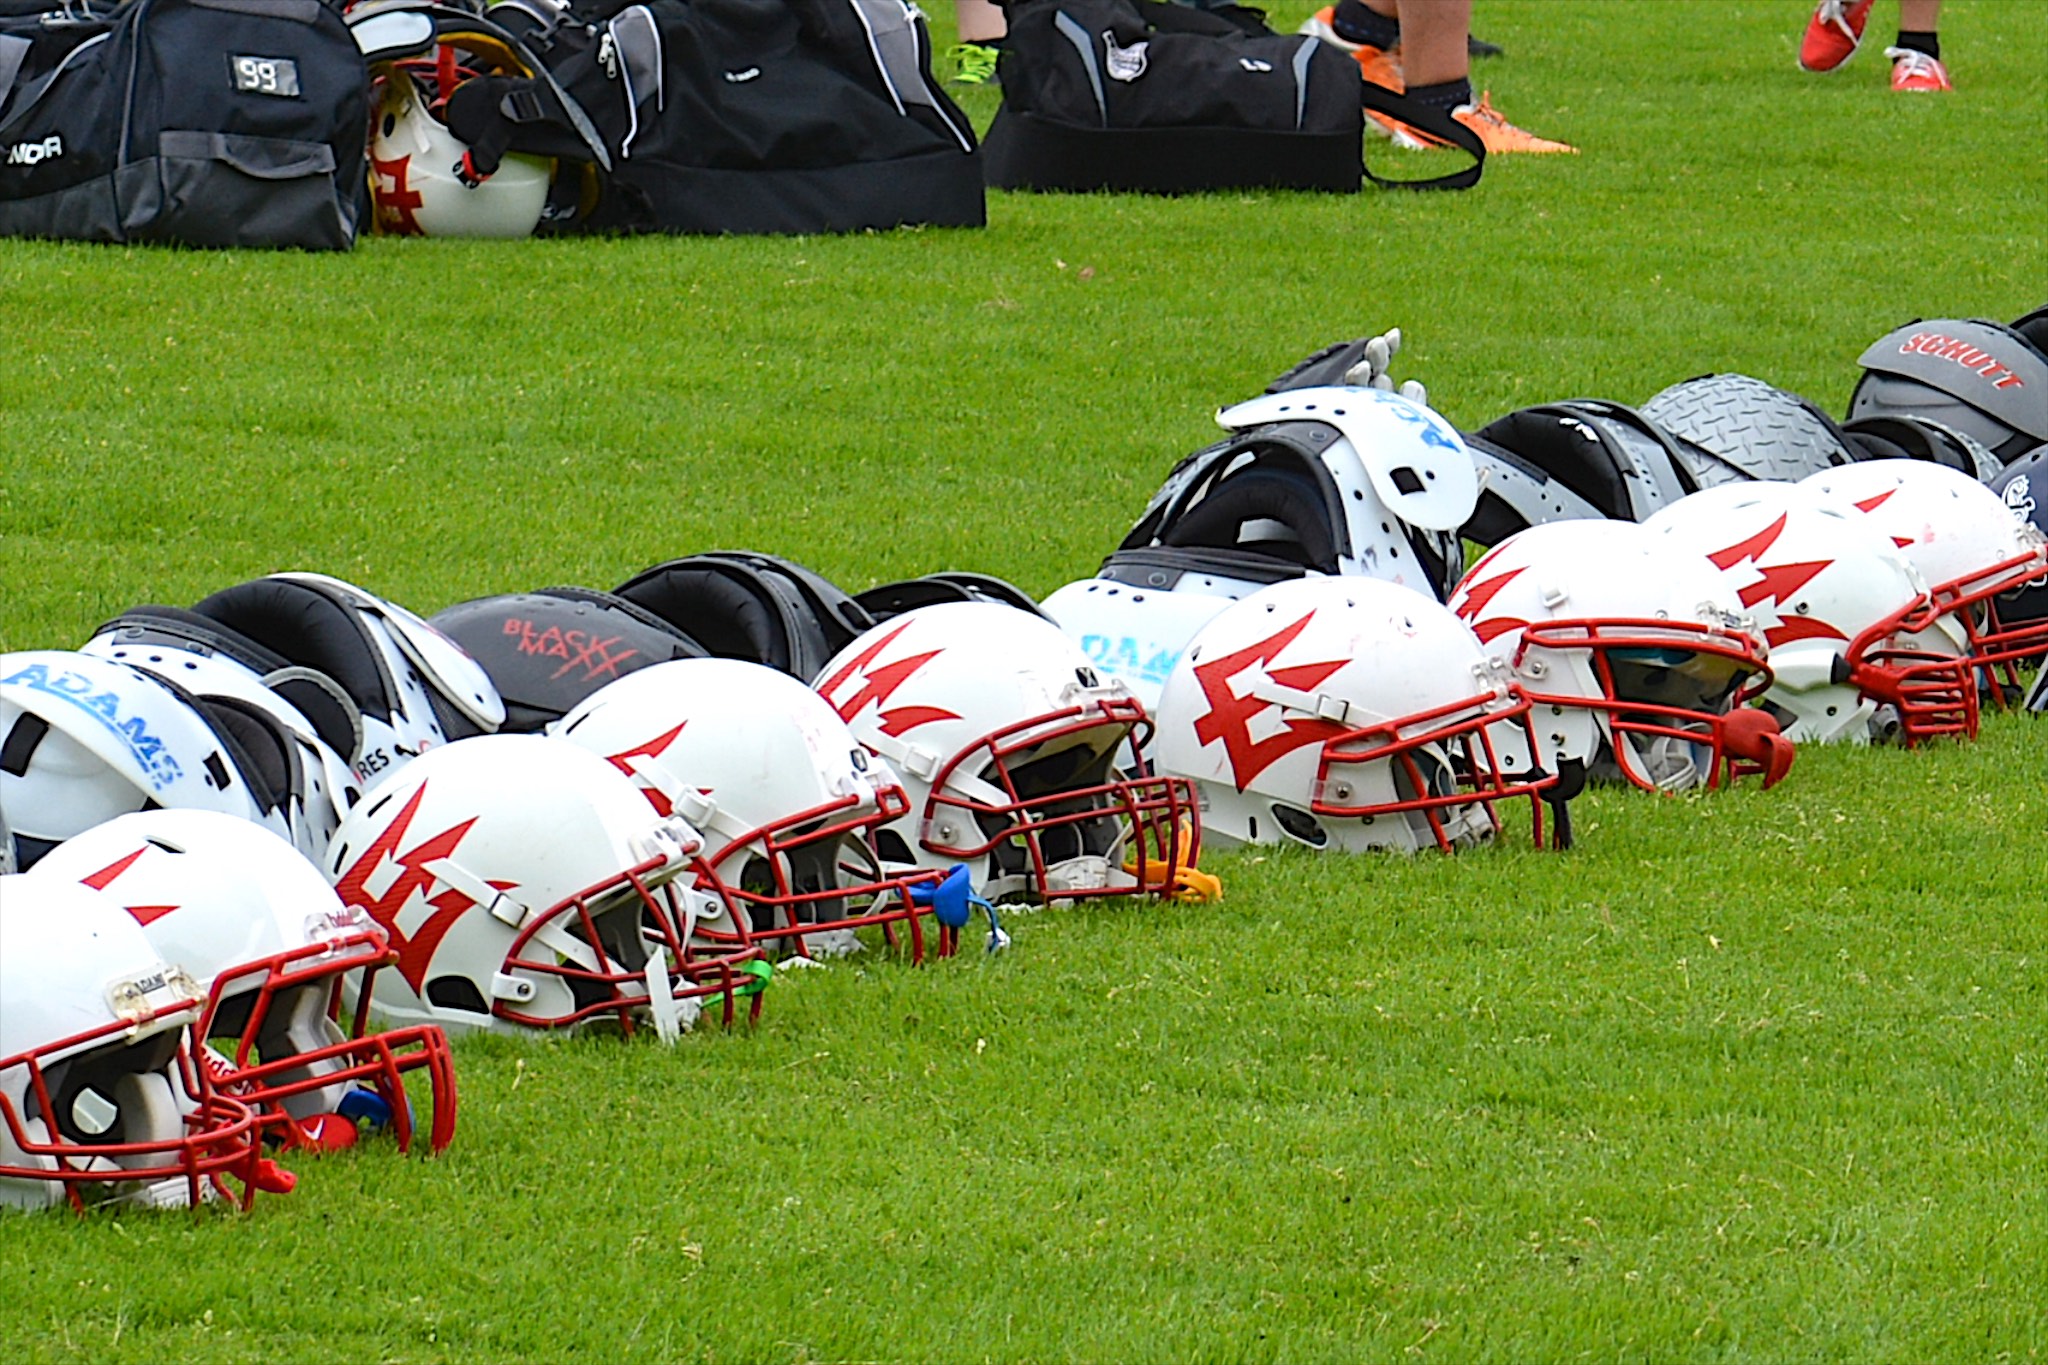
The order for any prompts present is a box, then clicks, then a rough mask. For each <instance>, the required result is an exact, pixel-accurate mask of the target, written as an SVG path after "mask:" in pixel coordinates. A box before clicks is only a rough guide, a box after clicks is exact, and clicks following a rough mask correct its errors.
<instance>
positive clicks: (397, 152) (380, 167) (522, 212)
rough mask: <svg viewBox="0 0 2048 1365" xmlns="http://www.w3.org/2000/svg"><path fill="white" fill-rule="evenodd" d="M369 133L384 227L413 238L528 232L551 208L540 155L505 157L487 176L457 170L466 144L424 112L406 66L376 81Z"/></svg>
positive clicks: (373, 178) (375, 192) (376, 195)
mask: <svg viewBox="0 0 2048 1365" xmlns="http://www.w3.org/2000/svg"><path fill="white" fill-rule="evenodd" d="M379 85H380V97H379V101H378V106H377V111H376V116H375V118H376V123H375V131H374V133H373V134H372V136H371V138H370V174H371V195H370V197H371V199H372V200H373V201H374V202H375V204H376V209H377V226H378V228H379V230H380V231H383V232H387V233H393V234H397V235H400V236H415V237H530V236H532V235H533V229H534V227H535V226H536V225H538V224H539V222H540V216H541V211H542V210H543V209H544V208H546V207H547V200H548V182H549V180H550V179H551V177H552V170H551V168H550V166H549V164H548V162H547V161H546V160H545V159H544V158H541V157H536V156H527V155H525V154H523V153H519V152H508V153H506V154H505V158H504V161H503V163H502V164H501V165H500V166H499V167H498V169H497V171H496V172H495V173H494V174H493V175H491V177H490V178H489V179H487V180H484V181H482V182H481V183H478V184H470V183H469V182H468V181H466V180H465V179H464V178H463V175H462V173H461V171H460V169H459V167H460V166H461V165H462V164H463V160H464V157H465V155H466V154H467V153H468V151H469V148H468V147H467V146H466V145H465V144H464V143H463V142H461V141H460V140H459V139H458V138H457V137H456V136H455V135H454V134H453V133H451V132H449V131H448V128H447V126H446V125H445V124H443V123H442V122H441V121H440V120H439V119H437V118H435V117H434V116H433V115H432V114H431V113H429V112H428V111H427V107H426V102H425V101H424V100H423V99H421V97H420V90H419V87H418V86H417V85H416V84H415V83H414V81H413V79H412V78H411V77H410V76H408V75H406V74H405V73H404V72H402V71H394V72H392V73H390V74H389V75H388V76H386V77H385V78H384V79H383V80H382V81H380V83H379Z"/></svg>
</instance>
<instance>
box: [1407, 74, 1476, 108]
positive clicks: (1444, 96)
mask: <svg viewBox="0 0 2048 1365" xmlns="http://www.w3.org/2000/svg"><path fill="white" fill-rule="evenodd" d="M1408 98H1409V99H1411V100H1416V101H1418V102H1420V103H1422V104H1427V105H1429V106H1431V107H1432V108H1436V109H1441V110H1443V111H1444V112H1445V113H1446V114H1448V113H1450V112H1451V110H1453V109H1456V108H1458V107H1459V106H1460V105H1465V104H1470V103H1471V102H1472V82H1471V81H1470V80H1456V81H1444V82H1443V83H1442V84H1439V85H1411V86H1409V87H1408Z"/></svg>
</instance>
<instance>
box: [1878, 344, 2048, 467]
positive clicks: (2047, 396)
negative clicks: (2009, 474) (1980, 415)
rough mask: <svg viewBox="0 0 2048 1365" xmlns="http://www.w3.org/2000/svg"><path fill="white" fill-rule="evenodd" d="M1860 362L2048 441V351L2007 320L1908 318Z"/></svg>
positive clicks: (2016, 429) (2038, 439)
mask: <svg viewBox="0 0 2048 1365" xmlns="http://www.w3.org/2000/svg"><path fill="white" fill-rule="evenodd" d="M2021 321H2023V322H2024V321H2027V319H2021ZM1857 364H1859V365H1861V366H1862V367H1863V368H1864V369H1866V370H1874V371H1876V372H1877V373H1879V374H1891V375H1899V376H1901V377H1903V378H1906V379H1914V380H1918V381H1919V382H1920V383H1922V384H1925V385H1927V386H1928V387H1929V388H1932V389H1938V390H1940V391H1941V392H1943V393H1946V394H1951V395H1953V396H1955V397H1956V398H1960V399H1961V400H1962V401H1964V402H1965V403H1968V404H1969V405H1970V406H1971V407H1974V408H1976V409H1978V410H1979V411H1981V412H1986V413H1989V414H1990V415H1991V416H1993V417H1995V418H1997V419H1998V420H1999V421H2001V422H2003V423H2005V424H2006V425H2007V426H2009V427H2011V428H2012V429H2013V430H2015V431H2023V432H2025V433H2027V434H2028V435H2029V436H2031V437H2033V438H2034V439H2035V440H2037V441H2048V357H2044V356H2043V355H2042V354H2041V352H2039V351H2038V350H2036V349H2034V346H2033V343H2032V342H2030V341H2028V340H2027V338H2026V337H2025V336H2024V335H2022V334H2021V333H2019V332H2017V331H2015V330H2013V329H2012V328H2010V327H2007V326H2006V325H2005V324H2003V323H1999V322H1985V321H1983V320H1981V319H1974V318H1973V319H1963V318H1935V319H1931V320H1929V321H1926V322H1914V323H1908V324H1907V325H1906V326H1904V327H1901V328H1899V329H1898V330H1897V331H1894V332H1887V333H1886V334H1885V335H1883V336H1881V337H1879V338H1878V339H1877V340H1876V341H1874V342H1872V343H1871V345H1870V348H1869V349H1868V350H1866V351H1865V352H1864V353H1863V354H1862V355H1860V356H1858V357H1857Z"/></svg>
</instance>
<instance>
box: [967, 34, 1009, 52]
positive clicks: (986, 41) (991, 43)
mask: <svg viewBox="0 0 2048 1365" xmlns="http://www.w3.org/2000/svg"><path fill="white" fill-rule="evenodd" d="M960 43H961V45H962V46H963V47H987V48H993V49H995V50H996V51H998V52H1000V51H1002V48H1003V40H1002V38H1000V37H996V38H962V39H961V40H960Z"/></svg>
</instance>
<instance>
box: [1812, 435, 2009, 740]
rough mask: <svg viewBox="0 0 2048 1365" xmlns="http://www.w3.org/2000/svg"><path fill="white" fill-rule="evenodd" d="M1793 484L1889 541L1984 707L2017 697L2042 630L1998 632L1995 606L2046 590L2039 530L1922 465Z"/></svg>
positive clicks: (1896, 464) (1870, 467) (1962, 480)
mask: <svg viewBox="0 0 2048 1365" xmlns="http://www.w3.org/2000/svg"><path fill="white" fill-rule="evenodd" d="M1802 482H1803V483H1804V484H1805V485H1806V486H1807V487H1809V488H1812V489H1813V490H1814V491H1815V492H1817V493H1820V494H1821V495H1822V496H1824V497H1828V498H1832V499H1834V500H1835V501H1836V502H1838V503H1840V504H1842V505H1845V506H1849V507H1853V508H1855V509H1856V510H1857V511H1859V512H1861V513H1863V514H1864V515H1865V516H1866V517H1867V518H1868V519H1869V520H1870V522H1871V524H1872V525H1874V526H1876V527H1877V529H1878V530H1880V531H1882V532H1883V533H1884V534H1885V535H1886V536H1888V537H1890V539H1891V542H1892V544H1894V545H1896V546H1897V547H1898V548H1899V552H1900V553H1901V554H1903V555H1904V556H1905V557H1906V558H1907V559H1908V560H1909V561H1911V562H1912V565H1913V567H1914V568H1916V569H1918V570H1919V571H1920V575H1921V577H1923V578H1925V579H1926V580H1927V587H1928V591H1929V592H1930V593H1931V594H1932V595H1933V598H1934V606H1935V610H1936V611H1937V612H1939V613H1941V614H1943V615H1945V616H1948V617H1952V618H1953V619H1954V622H1955V625H1956V626H1957V627H1958V628H1960V629H1961V630H1962V631H1963V633H1964V635H1965V638H1967V640H1968V641H1969V655H1970V662H1971V663H1972V664H1973V665H1974V666H1975V667H1976V668H1977V669H1978V670H1979V671H1980V674H1981V676H1982V678H1983V681H1984V683H1985V684H1986V685H1987V688H1988V690H1989V691H1990V694H1991V695H1992V697H1993V698H1995V699H1996V700H1998V701H1999V702H2001V703H2002V702H2004V701H2006V700H2007V699H2008V698H2010V697H2017V696H2018V693H2019V686H2020V682H2019V673H2018V664H2019V662H2020V661H2021V660H2026V659H2032V658H2035V657H2037V656H2039V655H2040V654H2042V653H2044V652H2048V621H2041V620H2033V621H2029V620H2014V621H2010V622H2008V621H2007V620H2005V619H2004V618H2003V616H2002V614H2001V612H2000V607H1999V604H2000V602H2001V601H2004V602H2006V603H2008V604H2010V602H2011V600H2012V599H2013V598H2014V597H2015V596H2016V595H2017V594H2019V593H2022V592H2025V591H2027V590H2029V589H2033V588H2039V587H2041V586H2043V585H2044V583H2048V539H2044V537H2043V536H2042V533H2041V530H2040V528H2039V527H2037V526H2035V525H2034V524H2033V523H2031V522H2027V521H2022V520H2020V519H2019V518H2017V517H2015V516H2014V515H2013V514H2012V509H2011V508H2009V507H2007V506H2006V504H2005V501H2004V499H2002V498H2001V497H2000V496H1999V495H1998V494H1996V493H1994V492H1992V491H1991V490H1990V489H1989V488H1987V487H1986V486H1985V485H1983V484H1981V483H1979V482H1977V480H1975V479H1973V478H1971V477H1970V476H1969V475H1967V474H1964V473H1962V472H1961V471H1959V470H1955V469H1950V468H1949V467H1947V466H1946V465H1939V464H1934V463H1932V462H1930V461H1927V460H1865V461H1861V462H1859V463H1857V464H1851V465H1843V466H1842V467H1841V468H1839V469H1828V470H1823V471H1821V472H1820V473H1818V474H1814V475H1811V476H1809V477H1808V478H1806V479H1804V480H1803V481H1802Z"/></svg>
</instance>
